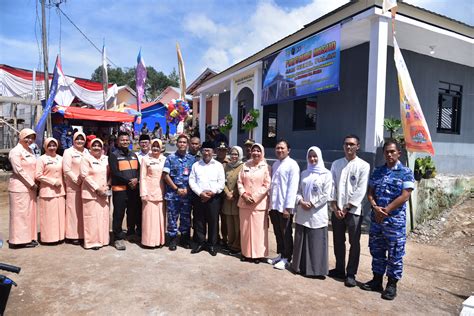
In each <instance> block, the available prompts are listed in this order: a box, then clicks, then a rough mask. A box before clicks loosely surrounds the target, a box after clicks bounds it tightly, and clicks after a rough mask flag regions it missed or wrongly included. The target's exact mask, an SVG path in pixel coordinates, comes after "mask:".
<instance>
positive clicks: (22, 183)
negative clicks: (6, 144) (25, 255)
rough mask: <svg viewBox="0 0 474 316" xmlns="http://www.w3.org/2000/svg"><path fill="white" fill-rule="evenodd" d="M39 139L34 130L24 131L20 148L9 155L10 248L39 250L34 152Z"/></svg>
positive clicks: (11, 151)
mask: <svg viewBox="0 0 474 316" xmlns="http://www.w3.org/2000/svg"><path fill="white" fill-rule="evenodd" d="M35 139H36V133H35V131H33V130H32V129H29V128H25V129H22V130H21V132H20V135H19V141H18V145H16V146H15V148H13V149H12V150H10V153H9V154H8V159H10V163H11V165H12V168H13V173H12V175H11V176H10V180H9V183H8V197H9V202H10V237H9V240H8V243H9V247H10V248H23V247H36V246H37V245H38V243H37V242H36V237H37V232H36V191H37V189H38V187H37V186H36V183H35V170H36V157H35V155H34V153H33V151H32V150H31V149H30V147H29V145H31V144H32V143H33V142H34V141H35Z"/></svg>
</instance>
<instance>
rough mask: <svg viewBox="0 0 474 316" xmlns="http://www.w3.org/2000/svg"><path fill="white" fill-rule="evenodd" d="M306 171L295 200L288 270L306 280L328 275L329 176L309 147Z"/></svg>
mask: <svg viewBox="0 0 474 316" xmlns="http://www.w3.org/2000/svg"><path fill="white" fill-rule="evenodd" d="M306 160H307V163H308V167H307V168H306V170H304V171H303V172H302V173H301V178H300V186H299V189H298V195H297V197H296V204H297V211H296V229H295V242H294V248H293V261H292V262H291V266H292V268H293V270H294V271H295V272H296V273H299V274H301V275H304V276H307V277H320V278H324V276H325V275H327V274H328V207H327V202H328V199H329V197H330V194H331V189H332V181H333V180H332V176H331V172H330V171H329V170H327V169H326V168H325V167H324V161H323V156H322V154H321V150H320V149H319V148H318V147H316V146H312V147H310V148H309V149H308V152H307V154H306Z"/></svg>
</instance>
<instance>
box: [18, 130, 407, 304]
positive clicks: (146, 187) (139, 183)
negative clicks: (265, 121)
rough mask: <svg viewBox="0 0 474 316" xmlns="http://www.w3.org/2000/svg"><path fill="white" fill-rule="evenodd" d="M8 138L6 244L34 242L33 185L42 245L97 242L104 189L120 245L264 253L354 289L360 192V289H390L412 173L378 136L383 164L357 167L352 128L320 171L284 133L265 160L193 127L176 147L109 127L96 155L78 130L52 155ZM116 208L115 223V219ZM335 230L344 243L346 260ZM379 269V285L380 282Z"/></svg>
mask: <svg viewBox="0 0 474 316" xmlns="http://www.w3.org/2000/svg"><path fill="white" fill-rule="evenodd" d="M19 139H20V141H19V144H18V145H17V146H16V147H15V148H14V149H12V150H11V152H10V160H11V162H12V166H13V174H12V176H11V178H10V184H9V193H10V240H9V243H10V247H12V248H18V247H34V246H36V245H37V242H36V238H37V232H36V203H37V202H36V201H37V191H38V187H39V195H38V208H39V214H40V215H39V216H40V230H41V234H40V241H41V242H42V243H46V244H50V243H53V244H54V243H58V242H62V241H63V240H64V239H66V240H68V241H70V242H72V243H75V244H80V243H83V246H84V248H86V249H99V248H100V247H102V246H106V245H108V244H109V197H110V196H112V202H113V214H112V217H113V220H112V231H113V238H114V241H113V245H114V247H115V248H116V249H117V250H125V249H126V244H125V242H124V240H125V239H127V240H129V241H131V242H137V243H138V242H139V243H141V245H142V246H143V247H145V248H156V247H162V246H164V245H165V243H166V245H167V246H168V248H169V250H171V251H174V250H176V249H177V246H178V245H179V246H182V247H184V248H187V249H191V253H192V254H196V253H199V252H201V251H203V250H207V251H208V252H209V254H211V255H212V256H216V255H217V251H218V248H221V249H223V250H225V251H226V252H227V253H229V254H230V255H238V254H240V257H241V260H242V261H247V262H253V263H260V262H262V261H266V262H268V263H269V264H272V265H273V267H274V268H276V269H280V270H284V269H287V268H291V269H292V270H293V271H294V272H295V273H299V274H301V275H304V276H307V277H315V278H321V279H324V278H325V276H326V275H329V276H331V277H335V278H342V279H344V280H345V281H344V284H345V285H346V286H348V287H354V286H356V275H357V271H358V266H359V257H360V234H361V224H362V214H361V212H362V201H363V199H364V197H365V196H367V200H368V201H369V203H370V204H371V208H372V212H371V226H370V234H369V248H370V253H371V255H372V257H373V260H372V271H373V273H374V277H373V279H372V280H371V281H369V282H367V283H364V284H363V285H362V286H361V288H362V289H364V290H370V291H379V292H382V297H383V298H385V299H393V298H394V297H395V296H396V285H397V281H398V280H399V279H400V278H401V276H402V268H403V262H402V258H403V255H404V245H405V235H406V233H405V225H406V210H405V207H406V206H405V202H406V201H407V200H408V198H409V196H410V194H411V191H412V190H413V188H414V179H413V175H412V172H411V171H410V169H408V168H407V167H404V166H403V165H402V164H401V162H400V161H399V157H400V147H399V145H398V143H396V142H395V141H387V142H386V143H385V144H384V147H383V150H384V156H385V160H386V163H385V165H383V166H381V167H379V168H376V169H375V170H374V171H373V173H372V175H371V176H369V174H370V166H369V164H368V163H367V162H365V161H364V160H362V159H361V158H359V157H358V156H357V151H358V150H359V147H360V144H359V138H358V137H357V136H356V135H348V136H346V137H345V138H344V142H343V149H344V154H345V155H344V157H343V158H341V159H339V160H336V161H334V162H333V164H332V167H331V169H330V170H328V169H326V167H325V164H324V160H323V156H322V152H321V150H320V149H319V148H318V147H316V146H312V147H310V148H309V149H308V150H307V154H306V169H305V170H303V171H302V172H300V168H299V166H298V163H297V162H296V161H295V160H294V159H292V158H291V157H290V151H291V148H290V144H289V143H288V142H287V141H285V140H280V141H279V142H278V143H277V144H276V147H275V155H276V158H277V159H276V161H275V162H274V163H273V165H272V166H270V165H269V164H268V163H267V160H266V159H265V149H264V147H263V146H262V145H261V144H259V143H254V142H253V141H252V140H248V141H247V142H246V143H245V144H244V146H245V153H244V150H243V149H242V148H241V147H239V146H233V147H231V148H230V149H228V148H227V144H226V143H225V142H222V143H221V144H216V143H215V142H213V141H205V142H203V143H202V144H201V142H200V139H199V138H198V137H192V138H189V137H188V136H187V135H185V134H181V135H179V136H178V137H177V143H176V147H177V150H176V152H174V153H171V154H170V155H169V156H167V157H165V156H164V155H163V151H164V150H163V144H162V142H161V140H160V139H150V137H149V135H148V134H142V135H141V136H140V139H139V144H140V152H138V153H137V154H136V153H134V152H133V151H131V150H130V149H129V145H130V137H129V135H128V134H127V133H126V132H120V133H119V135H118V144H117V147H116V148H115V150H114V151H111V152H109V153H108V157H107V156H105V155H103V153H102V149H103V146H104V145H103V143H102V141H101V140H100V139H93V140H92V141H91V144H90V148H89V150H87V149H85V148H84V144H85V140H86V139H85V135H84V134H83V133H81V132H76V133H75V134H74V136H73V147H71V148H70V149H68V150H66V151H65V152H64V156H63V157H60V156H59V155H57V154H56V150H57V147H58V142H57V140H55V139H54V138H47V139H46V140H45V142H44V148H45V154H44V155H42V156H41V157H40V158H39V159H36V157H35V156H34V155H33V154H32V152H31V150H30V149H29V145H30V144H31V143H32V142H34V140H35V133H34V131H32V130H29V129H24V130H22V131H21V133H20V137H19ZM188 147H189V148H188ZM244 154H245V156H244ZM214 155H216V158H214ZM366 193H367V194H366ZM125 213H126V214H127V221H126V222H127V229H126V231H124V230H123V228H122V223H123V219H124V216H125ZM329 214H331V223H332V229H333V241H334V242H333V243H334V254H335V257H336V266H335V268H334V269H332V270H329V267H328V223H329ZM219 217H220V220H219ZM269 221H271V223H272V225H273V231H274V234H275V239H276V244H277V253H278V256H277V257H275V258H268V252H269V246H268V238H269V237H268V228H269ZM293 222H295V229H294V232H295V236H294V237H293ZM219 224H220V225H219ZM219 226H220V228H219ZM191 228H193V235H192V236H191ZM346 231H347V232H348V236H349V244H350V250H349V258H348V261H347V266H346V258H345V256H346V244H345V241H346ZM219 243H220V247H218V245H219ZM385 274H386V275H387V276H388V283H387V285H386V287H385V289H384V288H383V285H382V282H383V276H384V275H385Z"/></svg>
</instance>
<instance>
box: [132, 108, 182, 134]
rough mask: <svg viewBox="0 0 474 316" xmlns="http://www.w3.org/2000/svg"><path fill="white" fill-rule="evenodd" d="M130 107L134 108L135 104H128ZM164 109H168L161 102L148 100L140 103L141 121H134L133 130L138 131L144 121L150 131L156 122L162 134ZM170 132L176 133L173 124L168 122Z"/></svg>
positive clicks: (164, 130) (164, 123)
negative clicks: (137, 122)
mask: <svg viewBox="0 0 474 316" xmlns="http://www.w3.org/2000/svg"><path fill="white" fill-rule="evenodd" d="M130 108H132V109H136V105H135V106H130ZM166 111H168V109H167V108H166V106H165V105H164V104H163V103H161V102H149V103H143V104H142V122H141V124H136V123H135V130H136V131H138V132H140V130H141V129H142V127H143V124H144V123H146V125H147V127H148V129H149V130H150V132H152V131H153V128H154V127H155V123H156V122H158V123H160V125H161V128H162V129H163V134H165V133H166ZM169 127H170V131H169V132H170V134H175V133H176V126H175V125H174V124H170V125H169Z"/></svg>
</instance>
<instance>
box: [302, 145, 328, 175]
mask: <svg viewBox="0 0 474 316" xmlns="http://www.w3.org/2000/svg"><path fill="white" fill-rule="evenodd" d="M310 151H314V152H315V153H316V155H317V156H318V162H317V163H316V165H313V164H311V163H310V162H309V152H310ZM306 163H307V167H306V170H308V171H309V172H310V173H317V174H323V173H326V172H329V170H328V169H326V167H325V166H324V160H323V154H322V152H321V149H319V147H316V146H311V147H309V148H308V151H307V152H306Z"/></svg>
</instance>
